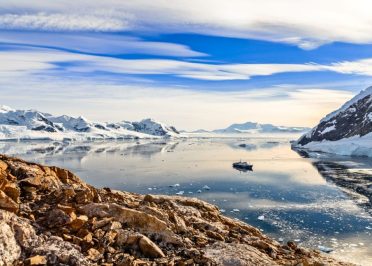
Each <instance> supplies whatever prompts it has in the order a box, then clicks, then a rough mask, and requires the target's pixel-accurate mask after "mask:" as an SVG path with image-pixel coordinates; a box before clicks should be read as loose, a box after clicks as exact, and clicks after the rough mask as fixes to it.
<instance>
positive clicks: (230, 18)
mask: <svg viewBox="0 0 372 266" xmlns="http://www.w3.org/2000/svg"><path fill="white" fill-rule="evenodd" d="M371 9H372V2H371V1H369V0H344V1H339V0H328V1H323V0H313V1H308V0H297V1H293V0H280V1H278V0H266V1H261V0H250V1H246V0H229V1H225V0H222V1H215V0H204V1H199V0H189V1H187V5H186V4H185V2H184V1H182V0H173V1H166V0H151V1H149V0H136V1H120V0H107V1H104V2H102V1H92V0H91V1H87V0H75V1H73V2H71V1H67V0H61V1H43V3H42V4H41V3H38V2H35V1H26V0H13V1H3V2H1V3H0V28H1V29H22V30H47V31H105V32H107V31H138V30H139V31H148V32H156V33H189V32H190V33H200V34H210V35H217V36H225V37H239V38H253V39H261V40H269V41H276V42H283V43H289V44H294V45H297V46H299V47H301V48H303V49H313V48H315V47H317V46H319V45H322V44H324V43H329V42H334V41H341V42H349V43H372V28H371V27H370V25H371V24H372V16H371V15H370V10H371Z"/></svg>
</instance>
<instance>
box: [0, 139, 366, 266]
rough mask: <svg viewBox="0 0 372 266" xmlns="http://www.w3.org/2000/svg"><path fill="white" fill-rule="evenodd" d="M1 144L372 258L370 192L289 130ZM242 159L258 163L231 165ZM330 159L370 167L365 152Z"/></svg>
mask: <svg viewBox="0 0 372 266" xmlns="http://www.w3.org/2000/svg"><path fill="white" fill-rule="evenodd" d="M242 144H245V145H242ZM0 152H1V153H6V154H10V155H16V156H19V157H22V158H24V159H27V160H31V161H36V162H39V163H43V164H49V165H57V166H61V167H64V168H68V169H70V170H72V171H73V172H75V173H77V174H78V175H79V176H80V177H81V178H82V179H84V180H85V181H86V182H88V183H90V184H92V185H95V186H97V187H110V188H115V189H120V190H127V191H132V192H138V193H158V194H169V195H175V194H183V195H184V196H192V197H198V198H201V199H203V200H206V201H208V202H211V203H213V204H216V205H218V206H219V207H220V209H222V211H224V212H225V214H226V215H228V216H231V217H234V218H236V219H240V220H242V221H246V222H247V223H249V224H251V225H253V226H256V227H258V228H260V229H261V230H262V231H263V233H265V234H268V235H270V236H271V237H274V238H276V239H277V240H279V241H281V240H283V241H287V240H295V241H297V242H298V243H299V244H300V245H304V246H308V247H313V248H317V247H318V246H319V245H322V246H326V247H331V248H333V249H334V251H333V252H332V253H331V254H333V256H336V257H339V258H342V259H344V260H348V261H351V262H355V263H359V264H362V265H372V246H371V244H372V237H371V234H372V218H371V215H370V213H371V212H370V211H371V210H370V209H368V207H361V206H364V205H363V204H361V203H363V202H365V201H366V199H365V198H363V197H355V195H354V196H353V197H351V196H350V194H348V193H345V192H344V191H343V190H342V189H340V188H339V187H337V186H336V185H334V184H332V183H327V182H326V180H325V178H324V177H322V175H320V174H319V173H318V171H317V169H316V168H315V167H314V166H313V164H312V162H313V161H314V160H315V159H306V158H302V157H301V156H300V155H298V154H297V153H296V152H294V151H292V150H291V149H290V145H289V139H286V138H270V139H268V138H250V139H237V138H236V139H232V138H228V139H191V140H181V141H169V142H164V141H156V142H151V141H139V142H136V141H130V142H105V143H83V144H81V143H80V144H70V145H68V144H63V143H0ZM319 157H322V156H319ZM323 157H324V156H323ZM239 159H242V160H247V161H249V162H251V163H252V164H253V165H254V167H253V169H254V171H253V172H245V173H244V172H239V171H237V170H235V169H233V168H232V166H231V164H232V163H233V162H234V161H236V160H239ZM327 159H328V160H333V161H334V162H338V163H342V164H344V165H349V166H350V167H351V168H353V169H351V170H350V171H354V172H358V171H363V172H364V173H367V174H370V173H371V172H372V171H371V169H372V163H371V161H370V160H368V159H362V158H361V159H352V158H345V157H344V158H343V157H333V158H329V157H328V158H327ZM320 160H324V158H321V159H320ZM371 176H372V175H371Z"/></svg>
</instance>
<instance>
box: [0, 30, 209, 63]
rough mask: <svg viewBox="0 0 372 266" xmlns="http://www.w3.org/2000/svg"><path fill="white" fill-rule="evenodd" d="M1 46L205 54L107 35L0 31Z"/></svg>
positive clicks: (96, 51) (137, 39)
mask: <svg viewBox="0 0 372 266" xmlns="http://www.w3.org/2000/svg"><path fill="white" fill-rule="evenodd" d="M0 43H3V44H8V45H24V46H34V47H50V48H56V49H66V50H71V51H76V52H82V53H91V54H109V55H121V54H146V55H160V56H177V57H199V56H206V54H204V53H201V52H197V51H193V50H191V49H190V48H189V47H187V46H185V45H181V44H174V43H168V42H153V41H145V40H142V39H141V38H137V37H128V36H123V35H118V34H108V33H79V34H76V33H75V34H74V33H66V32H65V33H58V32H35V31H30V32H19V31H18V32H14V31H0Z"/></svg>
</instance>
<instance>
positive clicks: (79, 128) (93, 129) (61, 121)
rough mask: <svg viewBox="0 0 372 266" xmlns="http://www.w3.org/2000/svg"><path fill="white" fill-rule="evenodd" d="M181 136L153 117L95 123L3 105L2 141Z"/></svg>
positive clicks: (0, 115)
mask: <svg viewBox="0 0 372 266" xmlns="http://www.w3.org/2000/svg"><path fill="white" fill-rule="evenodd" d="M171 137H182V134H180V133H179V132H178V131H177V130H176V129H175V128H174V127H173V126H168V125H165V124H163V123H160V122H157V121H155V120H153V119H143V120H142V121H140V122H129V121H121V122H117V123H101V122H92V121H89V120H88V119H86V118H84V117H82V116H80V117H71V116H67V115H62V116H53V115H51V114H47V113H42V112H39V111H37V110H13V109H12V108H10V107H7V106H0V140H2V141H5V140H6V141H23V140H53V141H66V140H67V141H69V140H71V141H87V140H103V139H110V140H118V139H157V138H171Z"/></svg>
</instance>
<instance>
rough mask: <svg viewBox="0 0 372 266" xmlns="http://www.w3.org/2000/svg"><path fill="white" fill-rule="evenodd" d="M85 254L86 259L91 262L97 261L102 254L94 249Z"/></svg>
mask: <svg viewBox="0 0 372 266" xmlns="http://www.w3.org/2000/svg"><path fill="white" fill-rule="evenodd" d="M87 253H88V256H87V258H88V259H90V260H92V261H97V260H99V259H100V258H101V257H102V254H101V253H100V252H99V251H98V250H96V249H94V248H90V249H89V250H88V252H87Z"/></svg>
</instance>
